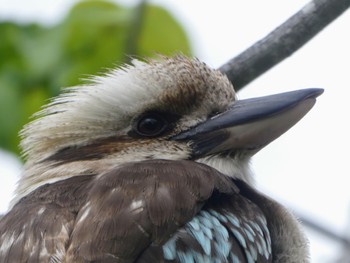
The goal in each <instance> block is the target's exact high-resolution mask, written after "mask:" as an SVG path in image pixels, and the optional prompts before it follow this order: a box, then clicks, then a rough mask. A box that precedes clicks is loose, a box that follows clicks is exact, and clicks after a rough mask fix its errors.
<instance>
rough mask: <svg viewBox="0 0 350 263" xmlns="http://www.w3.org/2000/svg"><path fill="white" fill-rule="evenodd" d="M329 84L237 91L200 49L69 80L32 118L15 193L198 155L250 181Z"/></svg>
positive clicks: (209, 163)
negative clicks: (74, 82)
mask: <svg viewBox="0 0 350 263" xmlns="http://www.w3.org/2000/svg"><path fill="white" fill-rule="evenodd" d="M321 93H322V90H320V89H308V90H301V91H295V92H290V93H283V94H279V95H273V96H268V97H262V98H256V99H250V100H237V99H236V95H235V91H234V89H233V86H232V85H231V83H230V82H229V80H228V79H227V78H226V76H224V75H222V74H221V73H220V72H219V71H217V70H213V69H211V68H209V67H208V66H207V65H205V64H204V63H202V62H200V61H198V60H197V59H189V58H186V57H183V56H175V57H173V58H167V57H160V58H158V59H156V60H150V61H148V62H141V61H137V60H135V61H133V63H132V65H131V66H124V67H122V68H118V69H115V70H112V71H110V72H109V73H108V74H106V75H105V76H102V77H95V78H93V79H92V81H91V84H89V85H84V86H78V87H74V88H69V89H67V90H66V92H65V93H64V94H62V95H60V96H58V97H57V98H56V99H54V100H53V101H52V102H51V103H50V104H48V105H47V106H46V107H45V108H44V109H43V110H42V111H41V112H40V113H39V114H38V115H37V118H36V120H34V121H33V122H32V123H30V124H29V125H27V126H26V127H25V128H24V130H23V131H22V133H21V135H22V137H23V140H22V143H21V146H22V148H23V151H24V154H25V156H26V158H27V162H26V165H25V170H24V174H23V176H22V178H21V180H20V182H19V185H18V189H17V197H16V198H15V200H14V201H15V202H16V201H17V200H18V199H19V198H21V197H23V196H25V195H26V194H28V193H29V192H31V191H32V190H34V189H36V188H37V187H39V186H41V185H43V184H47V183H52V182H56V181H59V180H64V179H66V178H69V177H72V176H79V175H86V174H101V173H104V172H107V171H109V170H110V169H112V168H113V167H115V166H118V165H120V164H122V163H125V162H134V161H141V160H147V159H170V160H179V159H191V160H193V161H198V162H202V163H206V164H208V165H210V166H213V167H214V168H216V169H218V170H219V171H221V172H222V173H224V174H226V175H228V176H231V177H236V178H240V179H243V180H245V181H246V182H250V181H251V178H250V175H249V172H248V169H247V167H248V166H247V163H248V160H249V157H250V156H252V155H253V154H254V153H255V152H257V151H258V150H260V149H261V148H262V147H264V146H265V145H267V144H268V143H270V142H271V141H272V140H274V139H275V138H277V137H278V136H280V135H281V134H282V133H284V132H285V131H286V130H288V129H289V128H290V127H292V126H293V125H294V124H295V123H296V122H297V121H298V120H300V119H301V118H302V117H303V116H304V115H305V114H306V113H307V112H308V111H309V109H311V107H312V106H313V104H314V103H315V98H316V97H317V96H318V95H319V94H321Z"/></svg>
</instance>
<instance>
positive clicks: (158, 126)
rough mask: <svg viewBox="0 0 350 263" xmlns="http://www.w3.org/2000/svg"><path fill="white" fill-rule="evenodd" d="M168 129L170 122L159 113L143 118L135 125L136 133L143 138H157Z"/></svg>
mask: <svg viewBox="0 0 350 263" xmlns="http://www.w3.org/2000/svg"><path fill="white" fill-rule="evenodd" d="M167 127H168V122H167V121H166V120H165V119H164V118H163V116H161V115H159V114H157V113H148V114H146V115H143V116H141V117H140V118H139V119H138V120H137V123H136V125H135V128H134V129H135V132H136V133H137V134H139V135H141V136H146V137H155V136H158V135H161V134H162V133H163V132H164V131H165V130H166V128H167Z"/></svg>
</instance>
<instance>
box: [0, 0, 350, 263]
mask: <svg viewBox="0 0 350 263" xmlns="http://www.w3.org/2000/svg"><path fill="white" fill-rule="evenodd" d="M307 2H308V1H306V0H294V1H278V0H266V1H251V0H247V1H224V0H217V1H215V2H214V1H187V0H163V1H160V0H158V1H156V0H150V1H147V2H145V1H141V2H140V1H132V0H123V1H122V0H119V1H73V0H60V1H40V0H26V1H20V0H0V213H4V212H5V211H6V209H7V206H8V203H9V201H10V199H11V195H12V191H13V189H14V186H15V182H16V181H17V179H18V177H19V175H20V171H21V167H22V163H23V160H22V159H21V158H20V150H19V148H18V143H19V136H18V132H19V131H20V129H21V128H22V126H23V125H24V124H25V123H27V122H28V121H29V120H30V116H31V115H32V114H33V113H34V112H36V111H38V110H39V109H40V107H41V106H42V105H43V104H44V103H46V102H47V101H48V99H49V98H51V97H52V96H56V95H57V94H58V93H59V92H60V90H61V88H62V87H66V86H72V85H77V84H79V83H83V82H84V81H85V80H84V79H87V78H88V77H89V76H90V75H91V74H101V73H103V72H106V70H107V69H108V68H111V67H116V66H118V65H120V64H121V63H125V62H128V61H129V60H130V56H129V55H133V56H136V57H148V56H154V55H155V54H158V53H161V54H166V55H171V54H175V53H179V52H181V53H183V54H186V55H191V56H196V57H198V58H199V59H200V60H202V61H204V62H206V63H207V64H209V65H210V66H212V67H214V68H217V67H219V66H221V65H222V64H224V63H225V62H226V61H228V60H229V59H231V58H232V57H234V56H236V55H238V54H239V53H240V52H242V51H244V50H245V49H246V48H248V47H249V46H250V45H252V44H253V43H255V42H256V41H258V40H259V39H261V38H262V37H264V36H265V35H267V34H268V33H269V32H271V31H272V30H273V29H275V28H276V27H277V26H278V25H280V24H281V23H282V22H284V21H285V20H286V19H287V18H288V17H290V16H291V15H293V14H294V13H295V12H297V11H298V10H299V9H300V8H302V7H303V6H304V5H305V4H306V3H307ZM349 28H350V13H349V11H347V12H345V13H344V14H343V15H342V16H341V17H339V18H338V19H337V20H336V21H335V22H333V23H332V24H331V25H329V26H328V27H327V28H326V29H325V30H323V31H322V32H321V33H320V34H319V35H317V36H316V37H315V38H314V39H312V40H311V41H310V42H309V43H308V44H306V45H305V46H304V47H303V48H301V49H300V50H299V51H297V52H296V53H294V54H293V56H291V57H290V58H288V59H286V60H284V61H283V62H282V63H280V64H278V65H277V66H276V67H274V68H273V69H271V70H270V71H268V72H267V73H265V74H264V75H263V76H261V77H259V78H258V79H256V80H255V81H254V82H252V83H251V84H249V85H248V86H246V87H245V88H244V89H243V90H242V91H240V92H239V94H238V96H239V97H240V98H248V97H255V96H261V95H266V94H273V93H278V92H283V91H288V90H295V89H300V88H308V87H321V88H324V89H325V93H324V94H323V95H322V96H321V97H320V98H319V99H318V102H317V104H316V105H315V107H314V108H313V110H312V111H311V112H310V113H309V114H308V115H307V116H306V117H305V118H304V119H303V120H302V121H301V122H300V123H298V124H297V125H296V126H295V127H293V128H292V129H291V130H290V131H288V132H287V133H286V134H285V135H283V136H282V137H280V138H279V139H277V140H276V141H275V142H273V143H272V144H270V145H269V146H268V147H266V148H265V149H264V150H262V151H261V152H259V153H258V154H257V155H256V156H255V157H254V158H253V160H252V169H253V171H254V173H255V174H256V184H257V187H258V188H259V189H260V190H261V191H263V192H265V193H267V194H268V195H270V196H271V197H273V198H274V199H276V200H278V201H280V202H281V203H283V204H284V205H285V206H287V207H288V208H289V209H291V210H292V211H294V212H295V213H296V215H297V216H299V217H301V219H303V220H304V222H305V224H304V227H305V229H306V231H307V235H308V237H309V239H310V244H311V254H312V255H311V256H312V262H350V255H349V254H347V253H349V252H348V251H349V248H350V246H349V244H350V241H349V240H350V213H349V212H350V210H349V208H350V206H349V201H350V191H349V187H348V185H349V182H350V180H349V178H350V172H349V167H348V163H349V161H348V149H349V148H350V140H349V137H348V136H349V134H350V128H349V125H348V119H349V117H348V115H349V113H350V103H349V102H348V100H349V96H350V89H349V87H350V78H349V73H350V72H349V70H350V49H349V47H350V38H349ZM312 224H316V226H317V227H320V228H322V229H321V230H323V231H319V230H317V229H316V228H315V226H314V227H310V226H311V225H312ZM324 230H327V231H328V233H324V232H325V231H324Z"/></svg>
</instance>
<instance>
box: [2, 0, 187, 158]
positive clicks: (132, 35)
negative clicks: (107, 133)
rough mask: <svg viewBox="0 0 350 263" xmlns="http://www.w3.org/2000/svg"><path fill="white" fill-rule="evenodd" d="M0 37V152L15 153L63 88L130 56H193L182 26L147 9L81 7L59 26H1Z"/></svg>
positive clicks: (100, 3) (99, 5) (163, 12)
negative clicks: (24, 131)
mask: <svg viewBox="0 0 350 263" xmlns="http://www.w3.org/2000/svg"><path fill="white" fill-rule="evenodd" d="M140 8H141V9H140ZM137 10H138V12H136V11H137ZM140 10H141V11H142V12H140ZM141 18H142V19H141ZM140 19H141V21H139V20H140ZM137 22H140V23H137ZM137 27H139V28H137ZM0 35H1V41H0V147H2V148H5V149H8V150H11V151H14V152H16V153H18V152H19V150H18V148H17V145H18V142H19V137H18V132H19V130H20V129H21V127H22V126H23V125H24V124H25V123H26V122H28V121H29V117H30V116H31V115H32V114H33V113H34V112H36V111H38V110H39V109H40V107H41V105H43V104H44V103H46V102H47V100H48V99H49V98H50V97H52V96H55V95H57V94H58V93H59V91H60V88H61V87H66V86H72V85H76V84H79V83H81V78H87V77H88V76H89V75H91V74H96V73H101V72H103V71H105V70H106V69H107V68H111V67H115V66H117V65H118V64H120V63H122V62H127V60H128V59H129V58H130V55H133V56H134V55H135V56H138V57H139V56H141V57H144V56H150V55H154V54H156V53H162V54H172V53H175V52H181V53H184V54H189V53H190V47H189V43H188V40H187V37H186V35H185V33H184V31H183V29H182V28H181V26H180V25H179V24H178V22H176V21H175V19H174V18H173V17H172V16H171V15H170V14H169V13H168V12H167V11H166V10H164V9H162V8H160V7H157V6H153V5H145V4H143V3H142V6H141V4H140V6H138V7H136V8H126V7H123V6H119V5H116V4H114V3H110V2H106V1H83V2H80V3H78V4H77V5H76V6H74V7H73V8H72V10H71V11H70V12H69V14H68V15H67V17H66V18H65V19H64V20H63V21H62V22H61V23H59V24H58V25H55V26H52V27H45V26H42V25H36V24H30V25H19V24H16V23H12V22H2V23H0ZM130 52H132V53H131V54H130Z"/></svg>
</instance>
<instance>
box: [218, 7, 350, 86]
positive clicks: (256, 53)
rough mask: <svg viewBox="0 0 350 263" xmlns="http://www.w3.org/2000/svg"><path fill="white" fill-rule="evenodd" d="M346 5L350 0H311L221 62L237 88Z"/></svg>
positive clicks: (329, 19)
mask: <svg viewBox="0 0 350 263" xmlns="http://www.w3.org/2000/svg"><path fill="white" fill-rule="evenodd" d="M349 6H350V0H313V1H311V2H310V3H308V4H307V5H305V6H304V7H303V8H302V9H301V10H300V11H299V12H297V13H296V14H294V15H293V16H292V17H290V18H289V19H288V20H287V21H286V22H284V23H283V24H282V25H280V26H279V27H277V28H276V29H275V30H274V31H272V32H271V33H270V34H268V35H267V36H266V37H265V38H263V39H261V40H259V41H258V42H256V43H255V44H254V45H253V46H251V47H249V48H248V49H247V50H245V51H244V52H242V53H241V54H239V55H238V56H236V57H235V58H233V59H231V60H230V61H228V62H227V63H226V64H224V65H222V66H221V67H220V68H219V70H220V71H221V72H223V73H225V74H226V75H227V76H228V78H229V80H230V81H231V82H232V83H233V84H234V87H235V90H236V91H237V90H240V89H241V88H243V87H244V86H245V85H247V84H248V83H249V82H251V81H252V80H254V79H256V78H257V77H259V76H260V75H261V74H263V73H264V72H266V71H267V70H269V69H270V68H272V67H273V66H275V65H276V64H278V63H279V62H281V61H282V60H283V59H285V58H286V57H288V56H290V55H291V54H293V53H294V52H295V51H297V50H298V49H299V48H300V47H302V46H303V45H304V44H305V43H307V42H308V41H309V40H310V39H311V38H313V37H314V36H315V35H316V34H317V33H319V32H320V31H321V30H322V29H323V28H325V27H326V26H327V25H328V24H330V23H331V22H332V21H333V20H335V19H336V18H337V17H338V16H340V15H341V14H342V13H343V12H344V11H345V10H346V9H347V8H348V7H349Z"/></svg>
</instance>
